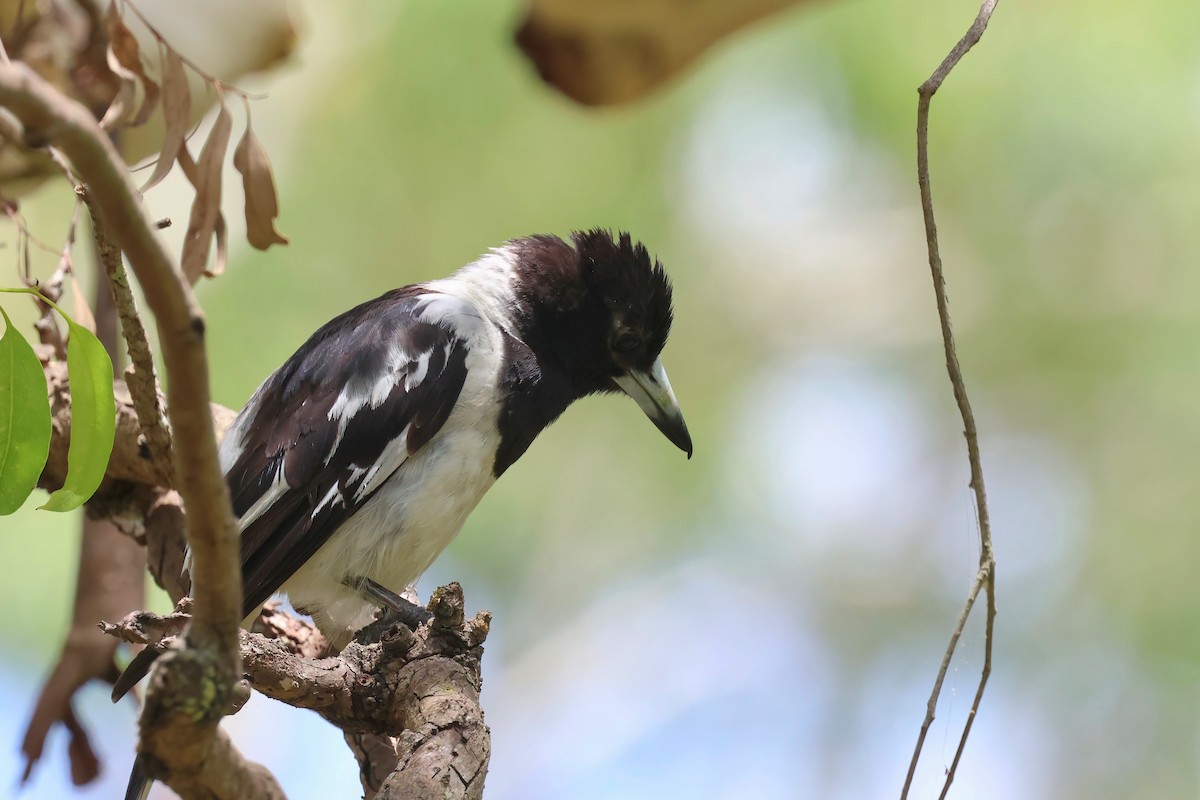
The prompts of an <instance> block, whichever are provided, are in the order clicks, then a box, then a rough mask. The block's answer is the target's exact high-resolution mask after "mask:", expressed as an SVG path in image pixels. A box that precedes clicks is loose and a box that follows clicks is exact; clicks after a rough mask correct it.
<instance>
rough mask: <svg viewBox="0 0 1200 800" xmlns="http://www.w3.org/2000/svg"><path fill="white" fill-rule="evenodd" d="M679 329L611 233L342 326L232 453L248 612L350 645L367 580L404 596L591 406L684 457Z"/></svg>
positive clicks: (504, 251)
mask: <svg viewBox="0 0 1200 800" xmlns="http://www.w3.org/2000/svg"><path fill="white" fill-rule="evenodd" d="M671 321H672V308H671V285H670V282H669V280H668V279H667V277H666V274H665V273H664V272H663V269H662V266H661V264H659V263H657V262H656V261H653V260H652V259H651V258H650V256H649V254H648V253H647V251H646V249H645V248H644V247H642V246H641V245H640V244H635V243H633V242H632V241H631V240H630V237H629V236H628V235H626V234H622V235H621V236H620V237H619V238H617V239H614V238H613V237H612V235H611V234H609V233H607V232H604V231H600V230H593V231H588V232H585V233H576V234H574V235H573V237H572V242H571V243H567V242H564V241H563V240H561V239H559V238H557V237H554V236H532V237H528V238H523V239H516V240H512V241H510V242H508V243H507V244H505V245H504V246H502V247H500V248H497V249H495V250H493V251H492V252H490V253H489V254H487V255H485V256H483V257H482V258H480V259H479V260H477V261H475V262H473V263H472V264H469V265H468V266H466V267H464V268H463V269H461V270H459V271H458V272H457V273H455V274H454V275H453V276H451V277H449V278H446V279H443V280H437V281H432V282H429V283H424V284H418V285H414V286H408V287H405V288H402V289H397V290H395V291H392V292H388V293H387V294H385V295H383V296H381V297H378V298H376V299H374V300H371V301H369V302H366V303H363V304H362V305H360V306H358V307H357V308H354V309H352V310H350V311H348V312H346V313H345V314H342V315H341V316H339V317H337V318H335V319H333V320H332V321H330V322H329V323H328V324H326V325H325V326H323V327H322V328H321V329H320V330H318V331H317V332H316V333H314V334H313V335H312V337H311V338H310V339H309V340H308V341H307V342H305V343H304V345H303V346H301V347H300V349H299V350H297V351H296V353H295V354H294V355H293V356H292V357H291V358H289V359H288V360H287V362H286V363H285V364H284V365H283V366H282V367H280V368H279V369H278V370H276V371H275V372H274V373H273V374H272V375H271V376H270V377H268V378H267V380H266V381H265V382H264V383H263V384H262V385H261V386H260V387H259V388H258V390H257V391H256V392H255V393H254V395H253V396H252V397H251V398H250V400H249V402H248V403H247V404H246V406H245V408H244V409H243V410H242V411H241V413H240V414H239V415H238V417H237V419H236V421H235V422H234V424H233V426H232V427H231V428H230V430H229V431H228V433H227V434H226V436H225V438H224V440H223V441H222V443H221V451H220V453H221V466H222V468H223V470H224V471H225V476H226V480H227V481H228V484H229V489H230V492H231V495H232V500H233V509H234V513H235V514H236V515H237V516H238V517H239V518H240V524H241V530H242V572H243V587H244V592H245V613H246V614H247V615H251V614H254V613H256V612H257V610H258V608H259V607H260V606H261V605H262V604H263V603H264V602H265V601H266V600H267V599H268V598H269V597H270V596H271V595H273V594H276V593H280V592H282V593H286V594H287V596H288V598H289V599H290V601H291V602H292V604H293V605H294V606H295V607H296V608H298V609H300V610H303V611H305V612H307V613H309V614H311V615H312V616H313V617H314V619H315V620H316V621H317V622H318V624H319V625H320V626H321V627H322V628H323V629H325V630H326V631H327V632H329V631H341V632H345V633H346V634H347V635H348V633H352V632H353V631H354V630H356V629H357V628H358V627H360V626H361V625H362V624H365V623H366V622H367V621H369V619H370V618H371V616H372V615H373V613H374V607H373V606H372V605H371V604H370V603H369V602H368V601H367V600H365V599H364V596H363V594H362V593H361V592H360V591H359V590H357V589H355V588H353V586H354V585H355V582H356V581H357V580H359V579H362V578H367V579H370V580H373V581H375V582H376V583H378V584H380V585H382V586H384V587H386V588H388V589H391V590H392V591H395V592H400V591H403V590H404V589H405V588H406V587H407V586H408V585H409V584H411V583H412V582H413V581H415V580H416V579H417V578H418V577H419V576H420V575H421V573H422V572H424V571H425V569H426V568H427V567H428V566H429V565H430V564H431V563H432V562H433V560H434V559H435V558H436V557H437V556H438V554H439V553H441V552H442V550H443V549H445V548H446V546H447V545H448V544H449V543H450V541H451V540H452V539H453V538H454V537H455V535H457V533H458V532H459V530H460V529H461V528H462V526H463V523H464V522H465V521H466V518H467V516H468V515H469V514H470V513H471V511H472V510H473V509H474V508H475V506H476V504H477V503H478V502H479V500H480V499H481V498H482V497H483V495H484V493H485V492H486V491H487V490H488V489H489V488H490V487H491V486H492V484H493V483H494V482H495V480H496V479H497V478H498V477H499V476H500V475H501V474H503V473H504V471H505V470H507V469H508V468H509V467H510V466H511V465H512V464H513V462H515V461H516V460H517V459H518V458H519V457H520V456H521V455H522V454H523V453H524V452H525V450H526V449H527V448H528V447H529V445H530V444H531V443H532V442H533V440H534V438H535V437H536V436H537V435H538V433H540V432H541V431H542V430H543V429H544V428H545V427H546V426H548V425H549V424H550V423H551V422H553V421H554V420H555V419H556V418H557V417H558V416H559V415H560V414H561V413H562V412H563V411H565V410H566V408H567V407H568V406H569V405H570V404H571V403H572V402H574V401H575V400H577V399H579V398H582V397H585V396H587V395H590V394H596V393H604V392H615V391H623V392H625V393H626V394H628V395H630V396H631V397H632V398H633V399H634V400H636V401H637V403H638V405H639V406H640V407H641V408H642V410H643V411H644V412H645V413H646V414H647V416H649V417H650V419H651V420H652V421H653V422H654V424H655V425H657V426H658V428H659V429H660V430H661V431H662V432H663V433H664V434H665V435H666V436H667V438H668V439H670V441H671V442H673V443H674V444H675V445H676V446H678V447H679V448H680V449H682V450H684V451H685V452H687V454H688V456H689V457H690V456H691V453H692V442H691V438H690V436H689V434H688V431H687V426H686V425H685V423H684V420H683V416H682V414H681V412H680V410H679V404H678V402H677V401H676V399H675V395H674V392H673V391H672V389H671V385H670V383H669V381H668V380H667V376H666V372H665V371H664V370H663V368H662V364H661V361H660V360H659V354H660V353H661V351H662V349H663V347H664V346H665V344H666V340H667V335H668V333H669V331H670V327H671ZM335 637H336V634H335ZM151 659H152V656H149V657H147V659H146V660H145V663H144V664H143V665H142V666H141V667H140V669H137V670H135V669H134V668H133V665H131V670H130V673H129V674H128V675H127V676H123V679H122V680H121V681H119V682H118V687H117V691H118V692H120V693H123V691H124V690H125V689H127V688H128V686H129V685H131V684H132V682H135V681H136V680H137V679H138V678H140V677H141V675H140V674H137V673H138V672H140V673H142V674H144V672H145V669H146V668H147V667H148V666H149V661H150V660H151ZM136 663H137V660H135V665H136Z"/></svg>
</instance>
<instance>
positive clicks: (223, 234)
mask: <svg viewBox="0 0 1200 800" xmlns="http://www.w3.org/2000/svg"><path fill="white" fill-rule="evenodd" d="M213 235H214V236H215V237H216V240H217V257H216V258H214V259H213V263H212V266H211V267H209V268H208V269H206V270H204V277H206V278H215V277H217V276H218V275H220V274H221V273H222V272H224V271H225V265H226V264H228V263H229V228H228V227H227V226H226V225H225V215H224V214H221V213H219V212H218V213H217V224H216V225H214V226H213Z"/></svg>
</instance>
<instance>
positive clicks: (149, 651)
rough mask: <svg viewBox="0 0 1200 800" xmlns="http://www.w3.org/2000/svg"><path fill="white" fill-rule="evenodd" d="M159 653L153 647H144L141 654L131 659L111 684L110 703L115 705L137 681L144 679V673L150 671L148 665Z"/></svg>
mask: <svg viewBox="0 0 1200 800" xmlns="http://www.w3.org/2000/svg"><path fill="white" fill-rule="evenodd" d="M158 656H159V653H158V651H157V650H155V649H154V648H153V647H146V648H143V649H142V652H140V653H138V654H137V655H136V656H134V657H133V660H132V661H130V662H129V666H128V667H126V668H125V671H124V672H122V673H121V674H120V675H119V676H118V677H117V681H116V683H114V684H113V690H112V701H113V702H114V703H115V702H117V701H118V700H120V699H121V698H122V697H124V696H125V695H126V694H128V693H129V690H130V689H132V688H133V687H134V686H137V684H138V681H140V680H141V679H142V678H144V677H146V673H147V672H149V671H150V665H151V664H153V663H154V660H155V659H156V658H158Z"/></svg>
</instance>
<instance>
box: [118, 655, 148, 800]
mask: <svg viewBox="0 0 1200 800" xmlns="http://www.w3.org/2000/svg"><path fill="white" fill-rule="evenodd" d="M156 658H158V651H157V650H155V649H154V648H153V647H147V648H145V649H143V650H142V651H141V652H140V653H138V654H137V655H136V656H134V657H133V660H132V661H130V662H129V666H127V667H126V668H125V671H124V672H122V673H121V674H120V676H119V677H118V678H117V681H116V683H114V684H113V690H112V700H113V702H114V703H115V702H117V701H118V700H120V699H121V698H122V697H124V696H125V695H126V694H128V693H129V690H130V689H132V688H133V687H134V686H136V685H137V683H138V681H140V680H141V679H142V678H144V677H146V673H147V672H149V671H150V665H151V664H153V663H154V660H155V659H156ZM152 785H154V781H152V780H151V779H150V777H149V776H148V775H146V770H145V769H144V768H143V767H142V757H141V756H138V757H137V758H135V759H134V760H133V770H132V771H131V772H130V773H129V785H128V786H127V787H126V788H125V800H146V797H147V796H148V795H149V794H150V787H151V786H152Z"/></svg>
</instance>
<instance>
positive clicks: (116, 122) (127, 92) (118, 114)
mask: <svg viewBox="0 0 1200 800" xmlns="http://www.w3.org/2000/svg"><path fill="white" fill-rule="evenodd" d="M106 56H107V58H108V68H109V69H110V70H112V72H113V74H114V75H116V76H117V77H118V78H119V79H120V81H121V84H120V87H119V88H118V89H117V94H116V96H115V97H113V101H112V103H110V104H109V106H108V110H106V111H105V112H104V117H103V118H102V119H101V120H100V127H101V128H103V129H104V130H106V131H113V130H116V129H117V128H124V127H126V126H127V125H129V123H130V121H132V120H133V115H134V114H135V113H136V108H135V107H134V101H135V100H136V99H137V79H136V76H135V75H134V74H133V73H132V72H130V71H129V70H127V69H125V67H124V66H122V65H121V62H120V61H119V60H118V59H117V56H116V54H114V53H113V49H112V45H109V47H108V52H107V54H106Z"/></svg>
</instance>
